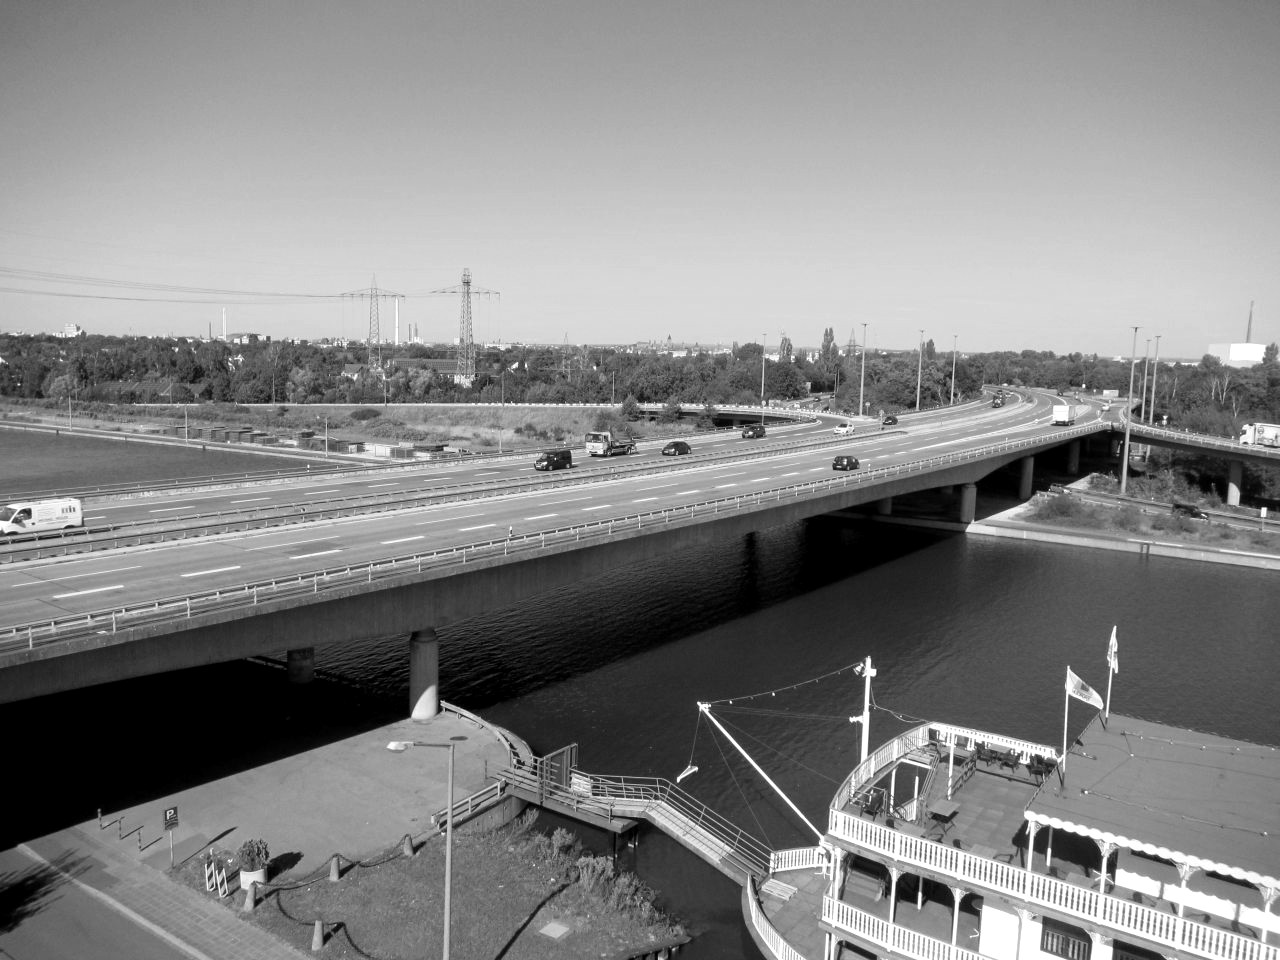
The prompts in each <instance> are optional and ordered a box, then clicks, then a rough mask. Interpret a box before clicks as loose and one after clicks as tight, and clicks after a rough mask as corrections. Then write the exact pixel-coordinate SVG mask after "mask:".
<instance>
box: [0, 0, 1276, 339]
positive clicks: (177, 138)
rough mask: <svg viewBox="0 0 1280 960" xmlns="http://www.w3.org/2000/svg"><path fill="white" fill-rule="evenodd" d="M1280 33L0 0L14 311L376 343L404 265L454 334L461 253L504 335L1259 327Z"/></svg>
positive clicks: (865, 16) (886, 2) (796, 335)
mask: <svg viewBox="0 0 1280 960" xmlns="http://www.w3.org/2000/svg"><path fill="white" fill-rule="evenodd" d="M1277 50H1280V3H1278V2H1276V0H1212V2H1210V0H1203V2H1184V0H1160V2H1123V0H1106V2H1101V0H1076V2H1071V3H1062V2H1061V0H1044V2H1035V0H1005V2H968V0H938V2H915V0H880V2H863V0H831V2H817V0H815V2H788V3H782V2H777V0H775V2H772V3H763V2H757V0H732V2H729V0H704V2H697V0H692V2H690V0H682V2H669V0H644V2H618V0H582V2H577V0H574V2H557V0H544V2H539V3H532V2H515V0H511V2H491V0H467V2H436V0H415V2H400V0H379V2H376V3H370V4H352V3H348V2H335V0H305V2H303V0H297V2H271V0H267V2H254V3H248V2H237V0H219V2H218V3H204V2H197V0H109V2H102V0H87V2H64V0H0V131H2V136H0V330H5V331H18V330H23V331H27V332H59V331H61V329H62V327H63V324H65V323H68V322H71V323H77V324H79V325H80V326H81V327H83V328H85V329H86V330H87V331H89V332H92V333H111V334H128V333H132V334H137V335H144V334H145V335H175V336H206V335H208V334H209V332H210V331H212V332H213V333H215V334H217V333H218V332H219V331H220V329H221V326H222V320H221V312H222V309H223V308H224V307H225V308H226V310H227V315H228V320H227V326H228V329H229V330H230V331H232V332H239V331H246V332H247V331H252V332H256V333H259V334H263V335H269V336H272V337H277V338H278V337H296V338H303V339H318V338H321V337H338V336H343V337H350V338H355V339H363V338H365V337H366V336H367V334H368V332H369V325H370V317H369V313H370V309H369V308H370V301H369V300H368V299H367V297H366V298H358V297H353V298H347V299H342V298H340V297H338V296H337V295H339V294H342V293H344V292H349V291H360V290H365V291H366V292H367V291H368V289H369V288H370V287H371V286H372V285H373V283H374V278H375V277H376V284H377V287H378V288H379V289H381V290H385V291H390V292H394V293H399V294H403V295H405V299H404V300H403V301H400V305H399V313H400V323H401V337H402V339H403V338H406V337H407V336H408V335H409V333H410V332H411V329H412V328H411V326H410V325H416V329H417V331H418V333H419V335H420V336H421V337H422V339H424V340H427V341H449V340H452V339H454V338H456V337H457V335H458V320H459V312H460V299H459V298H458V297H457V296H456V295H447V294H440V295H429V294H431V292H432V291H436V290H443V289H448V288H451V287H454V286H456V285H458V284H459V283H460V280H461V274H462V270H463V268H464V267H465V268H469V269H470V270H471V272H472V276H473V282H474V284H475V285H476V286H477V287H479V288H484V289H487V290H491V291H497V292H498V293H500V296H499V297H475V298H473V302H474V306H473V317H474V326H475V335H476V338H477V339H478V340H482V341H506V342H516V341H522V342H541V343H547V342H553V343H559V342H562V341H565V340H567V341H569V342H571V343H583V342H589V343H630V342H635V341H641V340H665V339H666V338H667V337H671V338H673V339H674V340H677V341H684V342H690V341H696V342H698V343H702V344H708V345H709V344H716V343H723V344H728V343H733V342H741V343H745V342H752V341H753V342H759V341H760V340H761V339H762V338H763V339H764V341H765V343H766V345H767V346H769V345H776V344H777V343H778V342H779V339H780V338H781V336H782V334H783V333H784V332H785V334H786V335H787V336H789V337H790V338H791V340H792V341H793V342H794V343H795V344H796V345H797V346H802V345H811V346H812V345H816V344H818V343H819V342H820V341H821V338H822V333H823V330H824V329H826V328H827V327H831V328H833V329H834V332H835V338H836V340H837V342H838V343H840V344H842V345H843V344H846V343H847V342H848V341H849V340H850V339H856V340H858V341H859V342H860V341H861V340H862V339H863V325H864V324H865V325H866V340H867V342H868V343H869V344H870V345H871V346H872V347H873V348H883V349H894V348H903V349H906V348H910V347H913V346H914V345H915V344H916V343H917V341H918V340H919V338H920V331H921V330H923V331H924V334H923V336H924V339H926V340H928V339H932V340H934V342H935V344H936V345H937V347H938V349H939V350H944V349H945V350H950V349H951V347H952V345H953V344H958V346H959V349H960V350H961V351H962V352H963V351H986V350H999V349H1012V350H1022V349H1033V350H1053V351H1055V352H1057V353H1068V352H1072V351H1077V350H1078V351H1081V352H1083V353H1086V354H1091V353H1098V354H1100V355H1103V356H1122V355H1123V356H1128V355H1129V353H1130V349H1131V344H1132V341H1133V336H1134V334H1133V331H1132V329H1131V328H1132V327H1133V326H1139V327H1140V328H1141V329H1140V330H1139V331H1138V335H1137V336H1138V339H1137V352H1138V354H1139V355H1140V356H1141V355H1142V354H1143V352H1144V348H1145V346H1144V345H1145V343H1146V341H1147V340H1148V339H1153V338H1155V337H1156V336H1159V337H1160V338H1161V339H1160V354H1161V356H1162V357H1168V358H1173V357H1188V358H1198V357H1199V356H1200V355H1201V354H1203V353H1204V352H1205V350H1206V348H1207V346H1208V345H1209V344H1210V343H1219V342H1227V341H1241V340H1243V339H1244V337H1245V329H1246V323H1247V321H1248V317H1249V311H1250V303H1251V301H1256V304H1255V306H1254V308H1253V318H1254V319H1253V337H1252V339H1253V341H1254V342H1262V343H1269V342H1271V341H1274V340H1278V339H1280V56H1277V53H1276V51H1277ZM91 281H100V282H91ZM282 295H283V296H282ZM378 303H379V329H380V332H381V334H382V336H383V337H384V338H386V339H390V338H391V337H393V336H394V321H393V316H394V310H395V306H394V305H393V304H394V302H393V301H391V300H379V301H378ZM1150 349H1152V350H1154V342H1153V345H1152V346H1151V347H1150Z"/></svg>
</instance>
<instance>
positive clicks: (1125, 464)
mask: <svg viewBox="0 0 1280 960" xmlns="http://www.w3.org/2000/svg"><path fill="white" fill-rule="evenodd" d="M1129 353H1130V355H1131V359H1130V361H1129V396H1128V398H1127V399H1126V401H1125V402H1126V403H1127V404H1128V406H1129V412H1128V414H1127V415H1126V416H1125V418H1124V459H1123V460H1122V461H1121V462H1120V496H1124V493H1125V491H1126V490H1127V489H1128V488H1129V425H1130V423H1131V422H1132V421H1133V374H1134V372H1135V371H1136V370H1137V369H1138V328H1137V327H1134V328H1133V347H1132V349H1131V350H1130V351H1129Z"/></svg>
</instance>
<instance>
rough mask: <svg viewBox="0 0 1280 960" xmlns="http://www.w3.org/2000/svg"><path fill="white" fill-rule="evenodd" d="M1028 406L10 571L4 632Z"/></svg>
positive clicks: (895, 450) (908, 437) (1, 609)
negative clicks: (738, 457)
mask: <svg viewBox="0 0 1280 960" xmlns="http://www.w3.org/2000/svg"><path fill="white" fill-rule="evenodd" d="M1020 406H1021V413H1020V414H1018V415H1016V416H1012V415H1009V414H1007V413H1006V412H1005V411H1007V410H1008V409H1009V408H1003V409H1002V410H1000V411H990V412H989V413H988V412H982V413H979V414H976V415H974V416H972V417H971V418H969V419H968V420H966V421H965V422H963V423H957V422H955V421H954V420H947V419H945V418H944V419H942V420H940V422H938V423H935V424H934V425H933V427H932V428H930V429H919V430H913V431H911V432H908V433H894V432H885V433H881V432H880V431H878V430H872V431H868V432H865V433H863V434H862V435H860V436H857V435H855V436H854V437H852V438H848V439H845V440H842V441H840V442H839V443H838V444H836V445H834V446H832V447H828V448H824V449H822V450H819V451H815V450H812V449H810V450H800V451H791V452H782V453H778V454H777V455H774V456H770V457H768V458H767V459H762V460H751V461H722V462H719V463H716V464H702V465H699V464H697V463H696V462H687V466H686V467H685V468H684V469H680V470H673V471H669V472H661V473H656V474H655V473H646V474H643V475H639V476H627V475H625V474H624V475H620V476H614V477H612V478H608V479H603V480H601V481H600V482H598V483H591V484H582V485H575V486H572V487H556V486H549V487H546V488H545V489H536V490H535V491H533V492H527V493H517V494H514V495H508V496H495V497H493V498H486V499H484V500H470V501H464V502H456V503H450V504H443V505H439V506H434V507H426V508H419V509H414V510H407V511H402V512H396V513H389V514H375V515H370V516H360V517H351V518H345V519H343V520H340V521H336V522H327V521H326V522H318V523H309V524H305V525H294V526H290V527H286V528H274V529H269V530H258V531H251V532H244V533H233V534H225V535H220V536H216V537H207V538H200V539H196V540H188V541H177V542H171V543H167V544H162V545H155V546H149V547H141V548H127V549H121V550H114V551H108V552H103V553H97V554H90V555H84V556H77V557H72V558H67V559H63V560H57V561H52V560H51V561H27V562H23V563H19V564H12V565H9V566H8V567H6V568H4V569H2V570H0V623H4V624H10V625H12V624H16V623H28V622H34V621H39V620H47V619H55V618H60V617H65V616H68V615H76V614H84V613H88V612H90V611H96V610H105V609H110V608H112V607H115V606H124V605H128V604H133V603H138V602H141V601H144V600H151V599H156V598H162V597H175V596H184V595H188V594H192V593H200V592H204V591H211V590H215V589H225V588H231V587H236V586H239V585H241V584H244V583H248V582H255V581H265V580H269V579H273V578H281V577H286V576H291V575H302V574H304V573H310V572H314V571H317V570H322V569H326V568H337V567H344V566H347V565H351V566H360V565H364V564H368V563H369V562H371V561H375V560H381V559H385V558H387V557H391V556H397V555H409V554H413V553H421V552H427V551H432V550H445V549H449V548H452V547H458V546H462V545H465V544H474V543H477V542H484V541H492V540H501V539H503V538H505V537H507V536H508V532H510V534H512V535H516V536H524V535H529V534H537V533H539V532H544V531H552V530H556V529H564V528H569V527H573V526H575V525H580V524H583V523H591V522H595V521H606V520H610V519H616V518H620V517H626V516H634V515H635V514H637V513H639V512H646V511H656V510H661V509H664V508H670V507H673V506H678V505H682V504H687V503H690V502H700V501H705V500H710V499H716V498H721V497H732V496H736V495H740V494H752V493H756V492H759V491H765V490H772V489H777V488H781V487H786V486H788V485H791V484H794V483H798V482H808V481H812V480H823V479H834V480H842V479H843V476H844V475H843V474H836V473H834V472H833V471H832V469H831V457H832V455H833V453H835V452H837V451H846V452H851V453H854V454H855V455H856V456H858V457H859V458H860V459H861V461H862V463H863V469H867V468H869V467H873V466H886V465H890V464H898V463H906V462H909V461H911V460H916V459H920V458H921V457H922V456H925V457H928V456H935V455H938V454H939V453H946V452H954V451H958V450H961V449H964V448H965V447H971V446H980V445H982V444H984V443H988V442H992V441H995V440H1004V439H1013V438H1016V437H1019V436H1027V435H1030V436H1038V435H1043V434H1046V433H1051V432H1053V431H1054V429H1056V428H1052V427H1050V426H1048V425H1047V418H1048V410H1047V404H1039V403H1034V404H1033V403H1027V404H1023V405H1020ZM1013 409H1014V410H1018V409H1019V408H1017V407H1015V408H1013ZM992 414H998V415H992ZM739 442H740V443H748V442H747V441H739ZM681 459H682V460H685V458H681Z"/></svg>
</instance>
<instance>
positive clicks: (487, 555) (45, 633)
mask: <svg viewBox="0 0 1280 960" xmlns="http://www.w3.org/2000/svg"><path fill="white" fill-rule="evenodd" d="M1099 429H1103V425H1100V424H1090V425H1083V426H1079V427H1074V428H1067V429H1064V430H1059V431H1055V432H1054V433H1053V434H1052V435H1051V436H1050V437H1048V438H1046V437H1045V436H1044V435H1036V436H1031V437H1026V438H1021V439H1017V440H1006V441H1002V442H999V443H993V444H986V445H983V446H981V447H976V448H972V449H969V450H962V451H956V452H954V453H946V454H940V455H938V456H934V457H929V458H926V459H923V460H913V461H910V462H907V463H900V464H893V465H890V466H886V467H877V468H873V469H869V470H865V471H853V472H845V473H842V474H840V475H839V476H835V475H828V476H824V477H823V478H821V479H816V480H806V481H801V482H798V483H794V484H789V485H786V486H782V487H775V488H772V489H768V490H760V491H755V492H751V493H745V494H735V495H729V496H722V497H716V498H712V499H707V500H700V501H695V502H693V503H687V504H681V505H677V506H672V507H664V508H660V509H658V510H651V511H646V512H642V513H632V514H626V515H624V516H621V517H613V518H608V519H601V520H594V521H591V522H588V523H579V524H574V525H572V526H567V527H557V528H552V529H548V530H542V531H538V532H535V533H528V534H515V535H513V536H511V537H500V538H496V539H490V540H483V541H479V542H473V543H469V544H459V545H457V546H454V547H447V548H444V549H441V550H432V551H426V552H421V553H411V554H406V555H401V556H396V557H386V558H381V559H378V560H373V561H369V562H368V563H364V564H355V565H344V566H340V567H327V568H322V569H319V570H314V571H307V572H305V573H300V574H293V575H290V576H288V577H280V578H273V579H268V580H259V581H251V582H248V583H243V584H236V585H231V586H224V587H220V588H217V589H213V590H206V591H201V592H197V593H189V594H180V595H175V596H169V597H161V598H156V599H152V600H147V601H144V602H141V603H134V604H125V605H121V606H118V607H109V608H100V609H98V610H93V611H88V612H86V613H83V614H77V615H75V616H69V617H59V618H53V619H48V620H39V621H29V622H26V623H18V624H11V625H8V626H6V627H4V628H3V629H0V656H2V655H3V654H5V653H12V652H15V651H19V650H30V649H34V648H35V647H36V646H43V645H46V644H50V643H60V642H64V641H67V640H72V639H76V638H79V637H85V636H90V637H96V636H100V635H103V634H107V635H112V634H116V633H119V632H121V631H123V630H128V629H132V628H136V627H139V626H145V625H150V624H155V623H161V622H181V621H183V620H190V619H192V618H193V617H198V616H202V615H205V614H208V613H211V612H215V611H218V612H226V611H230V610H234V609H236V608H244V607H255V606H260V605H262V604H264V603H270V602H272V601H279V600H286V599H291V598H296V597H299V596H303V595H307V594H311V595H319V594H321V593H322V592H326V591H329V590H334V589H340V588H349V587H350V586H352V585H353V584H358V583H374V582H379V581H387V580H392V579H395V578H400V577H405V576H411V575H417V574H421V573H422V572H424V571H426V570H429V569H431V568H438V567H442V566H450V565H459V566H461V565H465V564H467V563H474V562H476V561H478V560H494V559H500V558H503V557H507V556H510V555H511V554H513V553H519V552H521V551H526V552H529V551H534V550H541V549H544V548H546V547H555V546H563V545H566V544H570V543H580V542H583V541H587V540H591V539H601V538H607V537H613V536H615V535H618V534H621V533H626V532H633V531H634V532H637V533H643V532H644V530H645V529H646V528H649V529H652V528H653V527H655V526H659V527H661V526H674V525H681V524H689V523H695V522H700V521H702V520H705V519H706V518H708V517H709V516H710V517H714V516H718V515H720V514H722V513H723V514H730V513H734V512H741V511H744V510H759V509H767V508H769V507H770V506H772V505H774V504H779V503H784V502H787V501H799V500H805V499H814V498H818V497H823V496H829V495H830V494H831V493H833V492H838V491H840V490H845V489H849V488H856V487H865V486H870V485H873V484H875V483H878V482H881V481H884V480H892V479H896V478H900V477H908V476H915V475H919V474H924V473H929V472H932V471H934V470H939V469H945V468H946V467H949V466H952V465H955V464H959V463H968V462H972V461H975V460H981V459H986V458H988V457H992V456H996V455H999V454H1007V453H1013V452H1017V451H1021V450H1025V449H1028V448H1030V447H1036V446H1040V445H1043V444H1044V443H1045V441H1046V439H1048V440H1052V441H1054V442H1060V441H1062V440H1065V439H1071V438H1073V437H1077V436H1083V435H1085V434H1088V433H1093V432H1096V431H1097V430H1099ZM775 452H776V451H775Z"/></svg>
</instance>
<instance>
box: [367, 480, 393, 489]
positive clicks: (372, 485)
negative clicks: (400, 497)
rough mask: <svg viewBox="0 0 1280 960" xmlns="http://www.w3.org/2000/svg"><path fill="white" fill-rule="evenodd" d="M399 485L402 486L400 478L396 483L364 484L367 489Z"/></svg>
mask: <svg viewBox="0 0 1280 960" xmlns="http://www.w3.org/2000/svg"><path fill="white" fill-rule="evenodd" d="M398 486H400V481H399V480H397V481H395V482H394V483H366V484H365V485H364V488H365V489H366V490H377V489H378V488H379V487H398Z"/></svg>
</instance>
